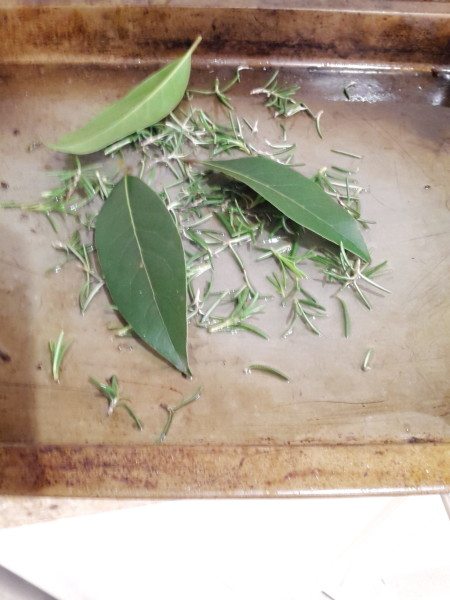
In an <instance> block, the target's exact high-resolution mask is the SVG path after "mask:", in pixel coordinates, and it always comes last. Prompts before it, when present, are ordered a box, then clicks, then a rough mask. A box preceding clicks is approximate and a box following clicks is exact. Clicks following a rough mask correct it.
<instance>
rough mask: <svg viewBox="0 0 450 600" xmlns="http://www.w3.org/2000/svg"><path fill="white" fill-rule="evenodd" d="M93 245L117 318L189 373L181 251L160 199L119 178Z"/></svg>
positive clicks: (98, 223) (134, 179) (134, 180)
mask: <svg viewBox="0 0 450 600" xmlns="http://www.w3.org/2000/svg"><path fill="white" fill-rule="evenodd" d="M95 244H96V248H97V253H98V258H99V261H100V265H101V269H102V272H103V276H104V278H105V281H106V285H107V287H108V290H109V292H110V294H111V298H112V300H113V302H114V304H115V305H116V306H117V308H118V310H119V312H120V314H121V315H122V316H123V317H124V319H125V320H126V321H127V323H129V324H130V325H131V327H132V328H133V330H134V332H135V333H136V334H137V335H138V336H139V337H141V338H142V339H143V340H144V341H145V342H147V344H149V345H150V346H151V347H152V348H153V349H154V350H156V352H158V353H159V354H161V356H163V357H164V358H166V359H167V360H168V361H169V362H171V363H172V364H173V365H174V366H175V367H176V368H177V369H179V370H180V371H182V372H183V373H189V366H188V359H187V348H186V343H187V321H186V267H185V262H184V253H183V247H182V244H181V238H180V235H179V233H178V230H177V227H176V225H175V223H174V221H173V219H172V217H171V216H170V213H169V211H168V210H167V208H166V207H165V205H164V203H163V201H162V200H161V198H160V197H159V196H158V194H156V192H154V191H153V190H152V189H151V188H149V187H148V186H147V185H146V184H145V183H143V182H142V181H141V180H140V179H138V178H137V177H132V176H128V175H127V176H125V177H124V178H123V179H122V180H121V181H120V183H118V184H117V185H116V187H115V188H114V189H113V191H112V192H111V194H110V196H109V198H108V200H107V201H106V202H105V204H104V205H103V207H102V209H101V211H100V213H99V215H98V217H97V221H96V228H95Z"/></svg>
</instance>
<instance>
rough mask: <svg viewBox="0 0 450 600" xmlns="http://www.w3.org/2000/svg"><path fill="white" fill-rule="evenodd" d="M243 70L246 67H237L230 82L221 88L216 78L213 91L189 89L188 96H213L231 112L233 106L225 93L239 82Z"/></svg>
mask: <svg viewBox="0 0 450 600" xmlns="http://www.w3.org/2000/svg"><path fill="white" fill-rule="evenodd" d="M244 69H248V67H245V66H240V67H238V68H237V69H236V74H235V75H234V77H232V79H230V81H228V82H227V83H225V84H224V85H223V86H222V87H221V86H220V81H219V78H218V77H216V80H215V82H214V89H212V90H198V89H194V88H189V89H188V94H200V95H203V96H211V95H215V96H216V98H217V100H218V101H219V102H221V103H222V104H223V105H224V106H226V108H228V109H229V110H233V105H232V104H231V101H230V99H229V97H228V96H227V95H226V92H229V91H230V90H231V88H233V87H234V86H235V85H236V84H237V83H239V82H240V81H241V71H243V70H244Z"/></svg>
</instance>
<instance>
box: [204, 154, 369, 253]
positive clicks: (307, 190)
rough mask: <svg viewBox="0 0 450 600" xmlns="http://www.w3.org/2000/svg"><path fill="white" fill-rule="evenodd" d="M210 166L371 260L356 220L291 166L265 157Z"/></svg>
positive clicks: (318, 232) (311, 229) (293, 218)
mask: <svg viewBox="0 0 450 600" xmlns="http://www.w3.org/2000/svg"><path fill="white" fill-rule="evenodd" d="M202 164H203V165H205V166H206V167H208V168H210V169H212V170H213V171H216V172H218V173H222V174H223V175H226V176H227V177H230V178H232V179H235V180H236V181H240V182H242V183H244V184H245V185H247V186H248V187H250V188H251V189H252V190H254V191H255V192H256V193H257V194H259V195H260V196H262V197H263V198H264V199H265V200H267V202H270V203H271V204H273V206H275V207H276V208H277V209H278V210H279V211H281V212H282V213H283V214H284V215H286V216H287V217H288V218H289V219H291V220H292V221H294V222H295V223H298V224H299V225H301V226H302V227H305V228H306V229H309V230H310V231H313V232H314V233H316V234H317V235H319V236H321V237H323V238H325V239H326V240H329V241H330V242H334V243H335V244H338V245H339V244H340V243H341V242H342V244H343V246H344V248H345V249H346V250H349V251H350V252H353V254H356V255H357V256H359V257H360V258H362V259H363V260H365V261H369V260H370V255H369V251H368V249H367V246H366V243H365V242H364V239H363V237H362V235H361V232H360V231H359V229H358V225H357V223H356V221H355V220H354V219H353V217H351V216H350V215H349V214H348V213H347V211H346V210H345V209H343V208H342V207H340V206H339V205H338V204H336V202H334V201H333V200H332V199H331V198H330V197H329V196H328V194H326V193H325V192H324V191H323V190H322V188H321V187H320V186H319V185H318V184H317V183H315V182H314V181H312V180H311V179H308V178H307V177H305V176H304V175H302V174H301V173H298V172H297V171H295V170H294V169H292V168H291V167H288V166H287V165H281V164H279V163H277V162H275V161H273V160H270V159H268V158H265V157H263V156H254V157H249V158H237V159H231V160H214V161H204V162H203V163H202Z"/></svg>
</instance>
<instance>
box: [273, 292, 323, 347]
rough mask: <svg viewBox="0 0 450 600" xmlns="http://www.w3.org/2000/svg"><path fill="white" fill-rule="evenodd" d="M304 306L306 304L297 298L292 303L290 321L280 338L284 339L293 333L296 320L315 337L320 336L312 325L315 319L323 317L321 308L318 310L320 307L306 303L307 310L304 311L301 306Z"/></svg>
mask: <svg viewBox="0 0 450 600" xmlns="http://www.w3.org/2000/svg"><path fill="white" fill-rule="evenodd" d="M304 304H306V302H305V301H304V300H303V301H302V300H301V299H299V298H295V299H294V300H293V301H292V306H291V316H290V320H289V323H288V327H287V329H286V331H285V332H284V333H283V335H282V337H284V338H286V337H288V336H289V335H291V334H292V333H293V331H294V329H293V326H294V323H295V321H296V320H300V321H301V322H302V323H304V324H305V325H306V326H307V328H308V329H309V330H310V331H312V332H313V333H315V334H316V335H321V333H320V331H319V329H318V328H317V327H316V326H315V325H314V322H313V321H314V319H315V318H316V317H320V316H324V314H323V313H322V310H323V307H320V308H319V306H320V305H317V306H312V305H311V303H308V304H307V307H308V308H306V309H305V308H304V306H303V305H304Z"/></svg>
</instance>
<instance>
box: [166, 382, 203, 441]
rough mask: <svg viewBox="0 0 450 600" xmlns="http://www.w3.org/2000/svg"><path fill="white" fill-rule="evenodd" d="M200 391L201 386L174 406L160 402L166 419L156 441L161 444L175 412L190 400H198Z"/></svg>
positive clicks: (190, 401) (189, 402)
mask: <svg viewBox="0 0 450 600" xmlns="http://www.w3.org/2000/svg"><path fill="white" fill-rule="evenodd" d="M201 393H202V388H201V387H199V388H198V390H197V391H196V392H194V393H193V394H192V396H189V397H188V398H186V399H185V400H182V401H181V402H180V403H179V404H177V405H176V406H173V407H172V406H167V405H166V404H161V408H163V409H164V410H165V411H166V412H167V419H166V423H165V425H164V427H163V430H162V431H161V433H160V435H159V437H158V439H157V442H158V443H159V444H162V443H163V442H164V440H165V439H166V437H167V434H168V433H169V430H170V427H171V425H172V421H173V418H174V416H175V413H176V412H178V411H179V410H180V409H181V408H184V407H185V406H187V405H188V404H191V403H192V402H195V401H196V400H198V399H199V398H200V396H201Z"/></svg>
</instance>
